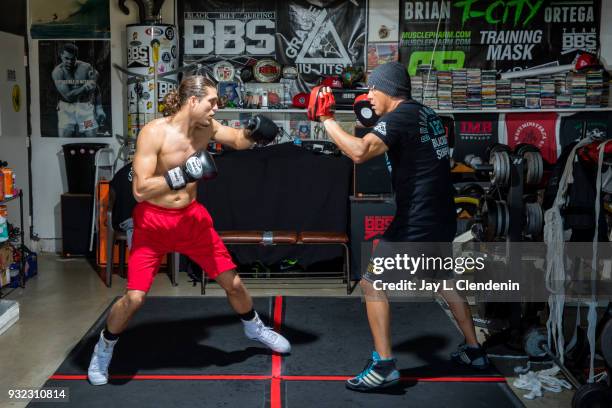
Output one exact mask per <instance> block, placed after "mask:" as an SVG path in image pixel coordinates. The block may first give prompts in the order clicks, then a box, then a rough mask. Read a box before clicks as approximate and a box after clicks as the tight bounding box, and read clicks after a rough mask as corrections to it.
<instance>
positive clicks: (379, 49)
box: [368, 42, 398, 72]
mask: <svg viewBox="0 0 612 408" xmlns="http://www.w3.org/2000/svg"><path fill="white" fill-rule="evenodd" d="M397 58H398V46H397V43H396V42H392V43H368V72H372V71H373V70H374V69H375V68H376V67H377V66H379V65H382V64H386V63H387V62H393V61H397Z"/></svg>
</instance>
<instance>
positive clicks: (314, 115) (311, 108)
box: [308, 86, 336, 121]
mask: <svg viewBox="0 0 612 408" xmlns="http://www.w3.org/2000/svg"><path fill="white" fill-rule="evenodd" d="M323 88H325V87H323V86H315V87H314V88H312V91H310V99H309V100H308V120H314V121H318V120H319V118H320V117H321V116H334V108H335V105H336V100H335V99H334V95H333V94H332V93H331V92H325V93H322V89H323ZM328 89H329V88H328Z"/></svg>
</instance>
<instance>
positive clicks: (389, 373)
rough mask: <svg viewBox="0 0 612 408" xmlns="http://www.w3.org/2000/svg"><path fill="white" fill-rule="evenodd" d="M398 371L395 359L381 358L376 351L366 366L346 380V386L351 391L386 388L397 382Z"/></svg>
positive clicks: (398, 377)
mask: <svg viewBox="0 0 612 408" xmlns="http://www.w3.org/2000/svg"><path fill="white" fill-rule="evenodd" d="M399 380H400V373H399V371H397V368H395V359H392V360H381V359H380V356H379V355H378V353H377V352H375V351H373V352H372V359H371V360H369V361H368V364H367V366H366V368H365V369H364V370H363V371H362V372H361V373H359V374H358V375H356V376H355V377H353V378H350V379H348V380H346V383H345V384H346V388H348V389H349V390H353V391H360V392H369V391H378V390H380V389H382V388H388V387H391V386H394V385H396V384H398V383H399Z"/></svg>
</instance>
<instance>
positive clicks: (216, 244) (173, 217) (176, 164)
mask: <svg viewBox="0 0 612 408" xmlns="http://www.w3.org/2000/svg"><path fill="white" fill-rule="evenodd" d="M166 108H167V111H168V112H169V113H170V114H171V115H170V116H168V117H165V118H160V119H156V120H153V121H151V122H150V123H149V124H147V125H146V126H145V127H144V128H143V129H142V131H141V132H140V134H139V135H138V142H137V146H136V155H135V157H134V164H133V168H134V180H133V183H132V190H133V193H134V197H135V198H136V201H138V204H137V206H136V208H135V209H134V211H133V218H134V236H133V243H132V248H131V253H130V259H129V262H128V282H127V292H126V294H125V295H124V296H123V297H122V298H121V299H120V300H119V301H117V302H116V303H115V304H114V305H113V307H112V308H111V311H110V313H109V315H108V318H107V321H106V327H105V328H104V330H102V332H101V333H100V339H99V340H98V343H97V344H96V346H95V348H94V352H93V355H92V357H91V362H90V364H89V369H88V378H89V381H90V383H91V384H93V385H103V384H106V383H107V382H108V366H109V364H110V361H111V358H112V354H113V347H114V346H115V344H116V343H117V340H118V338H119V335H120V333H122V332H123V331H124V330H125V328H126V327H127V325H128V323H129V321H130V320H131V318H132V317H133V316H134V314H135V313H136V311H138V309H140V308H141V307H142V305H143V303H144V300H145V297H146V294H147V292H148V291H149V289H150V288H151V284H152V283H153V278H154V276H155V274H156V273H157V270H158V269H159V265H160V263H161V260H162V258H163V256H164V255H165V254H166V253H168V252H180V253H183V254H185V255H187V256H189V257H190V258H191V259H193V260H194V261H195V262H197V263H198V264H199V265H200V266H201V267H202V269H203V270H204V272H205V273H206V274H207V275H208V277H210V278H211V279H215V280H216V281H217V283H219V285H220V286H221V287H222V288H223V289H224V290H225V292H226V294H227V298H228V300H229V303H230V305H231V306H232V308H233V309H234V310H235V311H236V313H237V314H238V315H239V316H240V318H241V320H242V323H243V325H244V332H245V335H246V336H247V337H248V338H249V339H252V340H257V341H260V342H261V343H263V344H265V345H266V346H267V347H269V348H270V349H272V350H273V351H275V352H278V353H288V352H289V351H290V350H291V345H290V344H289V342H288V341H287V339H285V338H284V337H283V336H281V335H280V334H278V333H276V332H274V331H273V330H272V329H271V328H269V327H266V326H264V324H263V322H262V321H261V320H260V319H259V316H258V315H257V312H255V310H254V309H253V300H252V299H251V296H250V295H249V293H248V291H247V289H246V288H245V287H244V285H243V284H242V281H241V280H240V277H239V276H238V275H237V274H236V271H235V267H236V265H234V263H233V262H232V258H231V257H230V255H229V253H228V251H227V249H226V248H225V246H224V245H223V242H222V241H221V239H220V238H219V236H218V235H217V232H216V231H215V230H214V228H213V222H212V219H211V217H210V214H209V213H208V211H207V210H206V208H204V206H202V205H201V204H200V203H198V202H197V201H195V197H196V182H197V181H198V180H199V179H200V178H212V177H214V175H215V174H216V167H215V165H214V162H213V161H212V158H211V157H210V155H209V154H208V152H207V151H206V147H207V146H208V143H209V142H210V141H211V140H214V141H216V142H218V143H222V144H225V145H227V146H230V147H232V148H234V149H248V148H250V147H251V146H252V145H253V144H254V143H262V144H265V143H269V142H270V141H272V140H273V139H274V138H275V137H276V135H277V133H278V128H277V127H276V125H275V124H274V122H272V121H271V120H270V119H268V118H266V117H264V116H260V115H257V116H255V117H254V118H253V119H251V120H250V121H249V123H248V125H247V126H246V128H245V129H233V128H230V127H227V126H222V125H221V124H219V123H218V122H217V121H216V120H215V119H214V115H215V112H216V111H217V109H218V107H217V91H216V88H215V84H214V83H213V82H211V81H210V80H208V79H206V78H205V77H203V76H199V75H195V76H190V77H187V78H186V79H185V80H183V81H182V82H181V84H180V86H179V87H178V89H177V90H176V91H174V92H173V93H171V94H170V95H169V96H168V97H167V98H166Z"/></svg>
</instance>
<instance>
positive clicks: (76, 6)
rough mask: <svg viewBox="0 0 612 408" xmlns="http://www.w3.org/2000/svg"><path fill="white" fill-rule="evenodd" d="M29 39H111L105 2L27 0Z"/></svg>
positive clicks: (98, 0) (87, 0)
mask: <svg viewBox="0 0 612 408" xmlns="http://www.w3.org/2000/svg"><path fill="white" fill-rule="evenodd" d="M30 16H31V29H30V33H31V35H32V38H35V39H36V38H110V6H109V2H108V0H78V1H77V0H53V1H49V0H30Z"/></svg>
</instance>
